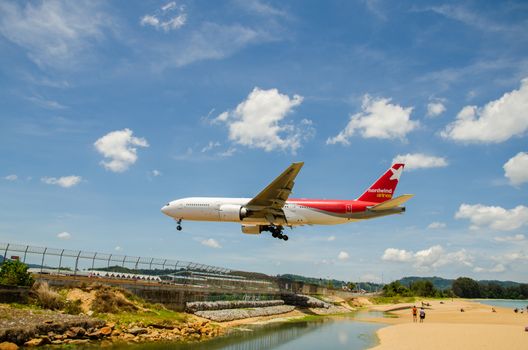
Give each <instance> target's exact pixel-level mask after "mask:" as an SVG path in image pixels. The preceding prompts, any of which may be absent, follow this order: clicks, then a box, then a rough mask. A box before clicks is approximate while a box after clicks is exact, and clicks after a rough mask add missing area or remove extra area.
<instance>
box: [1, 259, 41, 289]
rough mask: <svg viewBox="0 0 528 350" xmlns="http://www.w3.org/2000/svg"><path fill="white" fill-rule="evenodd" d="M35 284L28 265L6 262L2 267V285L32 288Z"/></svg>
mask: <svg viewBox="0 0 528 350" xmlns="http://www.w3.org/2000/svg"><path fill="white" fill-rule="evenodd" d="M34 282H35V280H34V279H33V276H31V273H29V272H28V266H27V265H26V264H24V263H22V262H20V261H18V260H5V261H4V262H3V263H2V265H0V284H6V285H10V286H23V287H31V286H32V285H33V283H34Z"/></svg>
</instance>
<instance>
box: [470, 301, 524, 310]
mask: <svg viewBox="0 0 528 350" xmlns="http://www.w3.org/2000/svg"><path fill="white" fill-rule="evenodd" d="M474 300H475V301H477V302H479V303H481V304H485V305H490V306H497V307H505V308H508V309H515V308H517V309H524V310H525V311H526V307H527V306H528V300H526V299H523V300H515V299H474Z"/></svg>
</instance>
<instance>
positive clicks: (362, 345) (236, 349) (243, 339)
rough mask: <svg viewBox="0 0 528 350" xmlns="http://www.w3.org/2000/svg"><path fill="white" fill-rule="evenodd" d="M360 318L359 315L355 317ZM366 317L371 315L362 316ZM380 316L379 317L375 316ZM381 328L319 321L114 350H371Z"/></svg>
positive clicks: (338, 320)
mask: <svg viewBox="0 0 528 350" xmlns="http://www.w3.org/2000/svg"><path fill="white" fill-rule="evenodd" d="M358 315H359V314H356V317H357V316H358ZM359 316H361V315H359ZM363 316H367V317H368V315H363ZM376 316H378V315H376ZM381 327H383V325H381V324H377V323H368V322H360V321H358V320H357V319H355V317H354V316H351V317H339V318H332V317H328V318H320V319H316V320H310V321H292V322H281V323H271V324H266V325H254V326H243V327H240V328H238V329H236V330H234V331H233V332H232V333H231V334H229V335H227V336H223V337H219V338H216V339H213V340H210V341H206V342H201V343H193V344H180V343H159V342H158V343H147V344H134V345H124V344H121V345H114V346H112V347H109V348H107V349H111V350H162V349H163V350H164V349H175V350H206V349H207V350H272V349H273V350H312V349H313V350H316V349H317V350H320V349H332V350H334V349H335V350H339V349H347V350H354V349H358V350H359V349H368V348H370V347H372V346H373V345H376V343H377V341H378V339H377V336H376V331H377V330H378V329H379V328H381Z"/></svg>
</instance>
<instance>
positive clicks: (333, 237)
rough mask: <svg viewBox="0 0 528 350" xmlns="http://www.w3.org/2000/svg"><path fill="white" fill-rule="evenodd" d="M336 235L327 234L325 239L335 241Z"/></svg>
mask: <svg viewBox="0 0 528 350" xmlns="http://www.w3.org/2000/svg"><path fill="white" fill-rule="evenodd" d="M335 239H336V237H335V236H329V237H328V238H327V239H326V240H327V241H329V242H333V241H335Z"/></svg>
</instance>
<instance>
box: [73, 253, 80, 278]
mask: <svg viewBox="0 0 528 350" xmlns="http://www.w3.org/2000/svg"><path fill="white" fill-rule="evenodd" d="M80 256H81V251H80V250H79V254H77V258H75V269H74V270H73V275H74V276H77V267H78V266H79V257H80Z"/></svg>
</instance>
